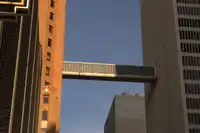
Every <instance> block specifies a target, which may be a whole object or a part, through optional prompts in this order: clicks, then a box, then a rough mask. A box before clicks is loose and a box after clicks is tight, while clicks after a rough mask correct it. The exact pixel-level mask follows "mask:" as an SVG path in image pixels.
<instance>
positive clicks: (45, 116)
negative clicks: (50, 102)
mask: <svg viewBox="0 0 200 133" xmlns="http://www.w3.org/2000/svg"><path fill="white" fill-rule="evenodd" d="M42 120H46V121H47V120H48V111H47V110H43V111H42Z"/></svg>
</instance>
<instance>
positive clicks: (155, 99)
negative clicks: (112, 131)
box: [141, 0, 200, 133]
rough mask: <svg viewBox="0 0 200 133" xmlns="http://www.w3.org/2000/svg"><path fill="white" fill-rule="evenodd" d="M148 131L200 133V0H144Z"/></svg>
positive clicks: (155, 132)
mask: <svg viewBox="0 0 200 133" xmlns="http://www.w3.org/2000/svg"><path fill="white" fill-rule="evenodd" d="M141 14H142V16H141V17H142V44H143V57H144V65H145V66H148V65H150V66H154V67H155V68H156V73H157V76H158V82H157V85H156V88H151V87H150V86H148V85H145V90H146V91H145V92H146V113H147V114H146V116H147V132H148V133H200V83H199V81H200V69H199V67H200V17H199V15H200V1H199V0H151V1H149V0H141Z"/></svg>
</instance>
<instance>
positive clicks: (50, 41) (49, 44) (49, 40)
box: [48, 38, 52, 47]
mask: <svg viewBox="0 0 200 133" xmlns="http://www.w3.org/2000/svg"><path fill="white" fill-rule="evenodd" d="M51 45H52V39H50V38H48V46H49V47H51Z"/></svg>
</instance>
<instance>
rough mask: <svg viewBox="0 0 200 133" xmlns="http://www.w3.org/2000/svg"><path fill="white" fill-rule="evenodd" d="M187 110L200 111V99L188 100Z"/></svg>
mask: <svg viewBox="0 0 200 133" xmlns="http://www.w3.org/2000/svg"><path fill="white" fill-rule="evenodd" d="M186 105H187V109H196V110H199V109H200V98H186Z"/></svg>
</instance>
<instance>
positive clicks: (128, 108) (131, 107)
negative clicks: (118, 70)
mask: <svg viewBox="0 0 200 133" xmlns="http://www.w3.org/2000/svg"><path fill="white" fill-rule="evenodd" d="M104 133H146V117H145V98H144V95H142V94H130V93H123V94H122V95H116V96H115V97H114V100H113V103H112V105H111V108H110V111H109V114H108V117H107V120H106V122H105V126H104Z"/></svg>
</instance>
